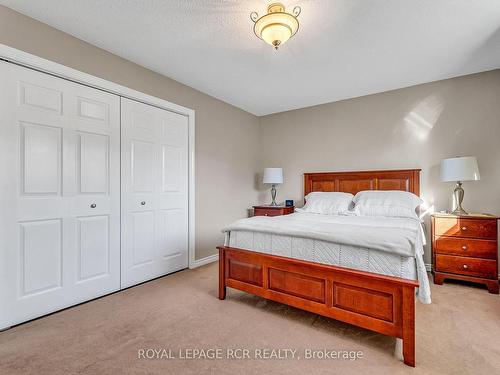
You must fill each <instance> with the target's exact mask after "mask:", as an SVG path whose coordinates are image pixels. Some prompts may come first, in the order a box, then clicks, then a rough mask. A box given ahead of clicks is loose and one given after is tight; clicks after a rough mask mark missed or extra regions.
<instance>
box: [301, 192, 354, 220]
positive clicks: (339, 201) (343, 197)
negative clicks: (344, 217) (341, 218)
mask: <svg viewBox="0 0 500 375" xmlns="http://www.w3.org/2000/svg"><path fill="white" fill-rule="evenodd" d="M352 198H354V195H352V194H350V193H340V192H321V191H315V192H312V193H309V194H307V195H306V204H305V206H304V207H303V208H302V209H301V210H299V211H302V212H310V213H315V214H323V215H341V214H343V213H346V212H347V211H348V210H349V206H350V205H351V203H352Z"/></svg>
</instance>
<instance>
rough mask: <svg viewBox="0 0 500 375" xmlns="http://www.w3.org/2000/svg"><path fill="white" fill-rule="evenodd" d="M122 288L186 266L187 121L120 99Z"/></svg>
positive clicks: (183, 117)
mask: <svg viewBox="0 0 500 375" xmlns="http://www.w3.org/2000/svg"><path fill="white" fill-rule="evenodd" d="M121 124H122V273H121V286H122V288H124V287H127V286H131V285H134V284H137V283H139V282H142V281H146V280H150V279H152V278H155V277H158V276H161V275H165V274H167V273H170V272H173V271H177V270H180V269H183V268H186V267H187V266H188V118H187V117H186V116H183V115H179V114H176V113H173V112H169V111H166V110H162V109H159V108H156V107H153V106H149V105H146V104H142V103H139V102H135V101H132V100H128V99H125V98H122V99H121Z"/></svg>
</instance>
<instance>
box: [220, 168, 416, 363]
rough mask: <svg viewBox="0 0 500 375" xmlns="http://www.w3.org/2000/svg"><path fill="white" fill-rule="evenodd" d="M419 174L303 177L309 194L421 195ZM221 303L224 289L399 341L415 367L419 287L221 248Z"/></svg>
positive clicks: (411, 171) (368, 274)
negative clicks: (379, 192)
mask: <svg viewBox="0 0 500 375" xmlns="http://www.w3.org/2000/svg"><path fill="white" fill-rule="evenodd" d="M419 176H420V169H406V170H390V171H364V172H329V173H306V174H304V195H307V194H308V193H310V192H313V191H342V192H348V193H353V194H356V193H357V192H358V191H362V190H403V191H410V192H412V193H414V194H416V195H419V189H420V186H419V185H420V184H419ZM218 249H219V299H221V300H223V299H225V298H226V287H231V288H235V289H239V290H242V291H245V292H248V293H252V294H255V295H257V296H260V297H264V298H267V299H269V300H273V301H276V302H280V303H284V304H287V305H290V306H293V307H297V308H299V309H303V310H307V311H310V312H313V313H316V314H319V315H323V316H326V317H329V318H333V319H337V320H340V321H343V322H346V323H350V324H353V325H355V326H358V327H363V328H366V329H369V330H372V331H375V332H378V333H382V334H385V335H389V336H393V337H399V338H401V339H403V358H404V363H405V364H407V365H409V366H415V288H416V287H417V286H418V282H416V281H414V280H407V279H402V278H398V277H391V276H385V275H379V274H375V273H371V272H364V271H358V270H354V269H349V268H344V267H338V266H330V265H325V264H320V263H314V262H308V261H303V260H298V259H292V258H288V257H282V256H275V255H268V254H263V253H259V252H253V251H247V250H242V249H237V248H232V247H227V246H219V247H218Z"/></svg>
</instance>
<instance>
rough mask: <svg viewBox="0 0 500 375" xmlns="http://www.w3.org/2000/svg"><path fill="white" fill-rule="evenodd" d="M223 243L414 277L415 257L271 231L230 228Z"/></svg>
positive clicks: (415, 272)
mask: <svg viewBox="0 0 500 375" xmlns="http://www.w3.org/2000/svg"><path fill="white" fill-rule="evenodd" d="M228 237H229V238H228V239H226V241H227V243H226V245H229V246H231V247H236V248H239V249H243V250H252V251H256V252H261V253H266V254H272V255H279V256H284V257H289V258H295V259H301V260H307V261H311V262H317V263H323V264H329V265H334V266H341V267H347V268H354V269H357V270H361V271H366V272H373V273H378V274H382V275H388V276H395V277H401V278H404V279H411V280H416V279H417V271H416V264H415V258H413V257H404V256H401V255H397V254H390V253H387V252H384V251H379V250H374V249H367V248H361V247H357V246H352V245H341V244H337V243H333V242H327V241H322V240H315V239H311V238H301V237H293V236H286V235H278V234H272V233H261V232H249V231H231V232H230V233H229V235H228Z"/></svg>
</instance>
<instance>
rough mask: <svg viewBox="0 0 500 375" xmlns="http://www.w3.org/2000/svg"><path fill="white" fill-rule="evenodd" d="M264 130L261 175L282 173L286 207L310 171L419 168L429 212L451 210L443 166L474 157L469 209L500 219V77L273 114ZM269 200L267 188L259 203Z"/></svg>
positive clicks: (489, 74)
mask: <svg viewBox="0 0 500 375" xmlns="http://www.w3.org/2000/svg"><path fill="white" fill-rule="evenodd" d="M260 127H261V132H260V139H261V142H260V151H261V155H260V157H261V164H260V165H261V169H262V168H264V167H274V166H277V167H283V168H284V173H285V184H284V185H282V186H281V187H280V188H279V190H278V197H279V198H280V200H284V199H286V198H288V199H294V200H296V201H298V202H301V200H302V198H303V176H302V174H303V173H304V172H320V171H342V170H345V171H349V170H366V169H367V170H370V169H397V168H421V169H422V174H421V195H422V197H423V199H424V200H425V202H426V204H427V206H428V207H430V208H431V209H434V210H443V209H449V208H451V204H452V200H451V192H452V189H453V184H452V183H442V182H441V181H440V179H439V163H440V161H441V159H443V158H447V157H452V156H456V155H463V156H468V155H472V156H476V157H477V159H478V163H479V170H480V173H481V181H477V182H465V183H464V189H465V200H464V208H465V209H466V210H470V211H475V212H490V213H494V214H500V70H495V71H491V72H486V73H479V74H474V75H469V76H465V77H459V78H454V79H449V80H445V81H439V82H434V83H429V84H424V85H419V86H414V87H410V88H405V89H401V90H395V91H390V92H385V93H380V94H375V95H370V96H365V97H361V98H356V99H350V100H344V101H341V102H336V103H329V104H324V105H319V106H315V107H310V108H304V109H299V110H295V111H289V112H283V113H278V114H274V115H269V116H265V117H261V119H260ZM268 194H269V193H268V192H267V191H263V188H262V187H261V193H260V200H261V202H266V201H267V199H268ZM301 203H302V202H301ZM426 219H427V220H426V222H427V224H428V215H426ZM425 259H426V262H428V263H430V254H429V251H428V249H426V256H425Z"/></svg>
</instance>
